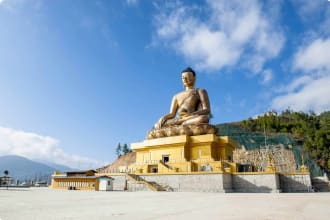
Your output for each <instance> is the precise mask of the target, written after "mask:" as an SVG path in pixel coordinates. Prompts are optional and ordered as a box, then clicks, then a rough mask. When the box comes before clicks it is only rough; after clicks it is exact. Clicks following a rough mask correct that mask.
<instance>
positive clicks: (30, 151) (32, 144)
mask: <svg viewBox="0 0 330 220" xmlns="http://www.w3.org/2000/svg"><path fill="white" fill-rule="evenodd" d="M0 155H20V156H24V157H27V158H30V159H38V160H47V161H50V162H54V163H58V164H63V165H67V166H69V167H74V168H80V169H87V168H97V167H100V166H102V165H104V163H101V162H100V161H97V160H94V159H91V158H87V157H82V156H78V155H72V154H68V153H66V152H64V151H63V149H61V148H60V147H59V141H58V140H57V139H55V138H53V137H49V136H43V135H39V134H35V133H31V132H25V131H19V130H15V129H12V128H6V127H0Z"/></svg>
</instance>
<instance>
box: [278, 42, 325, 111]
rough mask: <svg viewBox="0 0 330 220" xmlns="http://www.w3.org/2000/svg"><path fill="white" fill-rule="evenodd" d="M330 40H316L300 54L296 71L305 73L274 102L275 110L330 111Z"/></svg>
mask: <svg viewBox="0 0 330 220" xmlns="http://www.w3.org/2000/svg"><path fill="white" fill-rule="evenodd" d="M329 51H330V38H328V39H316V40H314V41H312V42H311V43H310V44H308V45H306V46H302V47H301V48H299V50H298V51H297V52H296V54H295V56H294V61H293V69H294V70H296V71H299V72H303V75H302V76H299V77H298V78H296V79H294V80H293V81H292V82H291V83H290V84H289V85H288V86H287V87H286V89H284V88H282V89H281V91H282V92H284V94H281V95H279V96H277V97H275V98H274V99H273V101H272V107H273V108H275V109H281V110H283V109H286V108H288V107H290V108H292V109H294V110H299V111H309V110H313V111H315V112H317V113H320V112H322V111H326V110H329V109H330V97H329V94H330V87H329V85H330V63H329V60H330V53H329Z"/></svg>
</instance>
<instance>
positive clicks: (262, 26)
mask: <svg viewBox="0 0 330 220" xmlns="http://www.w3.org/2000/svg"><path fill="white" fill-rule="evenodd" d="M159 8H160V9H159V10H160V13H159V14H158V15H156V16H155V26H156V32H155V33H156V40H158V41H160V42H161V43H163V44H164V45H168V46H170V47H171V48H173V49H174V50H176V51H177V52H178V53H180V54H182V55H183V56H184V57H185V58H186V59H187V60H188V61H189V62H194V63H195V64H196V65H197V67H198V68H201V69H206V70H220V69H221V68H224V67H226V66H233V65H235V64H237V63H241V64H242V65H244V66H246V67H248V68H249V69H251V70H252V71H253V72H255V73H258V72H261V71H262V69H263V65H264V63H265V62H266V61H267V60H269V59H272V58H274V57H276V56H277V55H278V54H279V52H280V51H281V49H282V47H283V44H284V41H285V40H284V36H283V33H282V32H281V31H279V30H278V29H277V28H276V27H275V26H274V24H273V23H272V21H271V20H269V19H268V18H267V16H266V15H265V14H263V12H262V9H261V6H260V5H259V3H258V2H257V1H248V2H247V1H207V4H206V6H205V7H204V8H200V7H196V6H185V5H183V4H182V3H180V2H179V3H176V4H170V5H165V8H164V7H159ZM202 12H207V13H209V16H207V17H206V18H205V19H204V16H198V15H199V14H201V13H202Z"/></svg>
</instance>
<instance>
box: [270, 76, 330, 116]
mask: <svg viewBox="0 0 330 220" xmlns="http://www.w3.org/2000/svg"><path fill="white" fill-rule="evenodd" d="M329 85H330V76H326V77H322V78H319V79H315V80H312V81H310V82H309V83H308V84H307V85H305V86H304V87H303V88H302V89H301V90H300V91H298V92H292V93H288V94H285V95H282V96H278V97H276V98H275V99H273V101H272V108H274V109H281V110H284V109H287V108H288V107H290V108H291V109H293V110H296V111H305V112H306V111H310V110H313V111H315V112H316V113H321V112H323V111H326V110H329V109H330V97H329V94H330V86H329Z"/></svg>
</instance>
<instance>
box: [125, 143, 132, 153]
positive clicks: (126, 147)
mask: <svg viewBox="0 0 330 220" xmlns="http://www.w3.org/2000/svg"><path fill="white" fill-rule="evenodd" d="M130 152H132V150H131V149H130V148H128V146H127V144H124V146H123V153H124V154H128V153H130Z"/></svg>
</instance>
